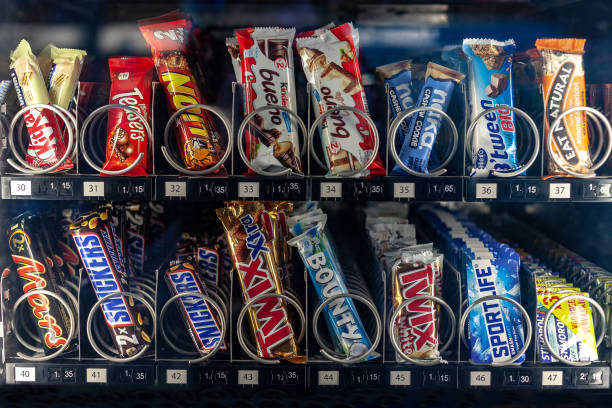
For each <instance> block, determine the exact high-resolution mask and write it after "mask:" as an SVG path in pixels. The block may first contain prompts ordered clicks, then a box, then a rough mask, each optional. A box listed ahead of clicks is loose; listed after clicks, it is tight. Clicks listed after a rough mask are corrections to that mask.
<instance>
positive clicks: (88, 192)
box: [83, 181, 104, 197]
mask: <svg viewBox="0 0 612 408" xmlns="http://www.w3.org/2000/svg"><path fill="white" fill-rule="evenodd" d="M83 196H84V197H104V182H103V181H84V182H83Z"/></svg>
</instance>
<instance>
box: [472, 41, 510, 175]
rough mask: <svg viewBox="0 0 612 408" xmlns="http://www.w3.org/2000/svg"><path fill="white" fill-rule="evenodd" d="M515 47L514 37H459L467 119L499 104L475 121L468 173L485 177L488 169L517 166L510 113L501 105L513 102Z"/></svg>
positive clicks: (495, 169)
mask: <svg viewBox="0 0 612 408" xmlns="http://www.w3.org/2000/svg"><path fill="white" fill-rule="evenodd" d="M515 50H516V45H515V44H514V40H506V41H495V40H491V39H474V38H469V39H465V40H463V52H464V53H465V54H466V55H467V57H468V80H469V100H470V105H471V112H472V114H471V120H474V119H475V118H476V116H478V114H480V113H481V112H483V111H484V110H486V109H489V108H493V107H499V109H497V110H495V111H493V112H490V113H488V114H486V115H485V116H484V117H483V118H481V119H480V120H479V121H478V123H477V125H476V128H475V131H474V135H473V138H472V171H471V173H470V176H472V177H487V176H489V175H490V174H491V172H492V171H500V172H504V171H512V170H515V169H516V168H518V161H517V157H516V129H515V126H514V113H513V112H512V111H510V110H508V109H505V108H504V107H505V106H514V105H513V98H512V54H513V53H514V51H515Z"/></svg>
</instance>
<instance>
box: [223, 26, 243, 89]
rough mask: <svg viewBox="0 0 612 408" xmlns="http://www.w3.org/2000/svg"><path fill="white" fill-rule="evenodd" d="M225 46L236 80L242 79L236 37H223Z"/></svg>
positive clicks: (240, 60)
mask: <svg viewBox="0 0 612 408" xmlns="http://www.w3.org/2000/svg"><path fill="white" fill-rule="evenodd" d="M225 47H226V48H227V52H228V53H229V55H230V58H231V59H232V68H233V69H234V75H236V82H241V81H242V58H241V56H240V47H239V46H238V38H236V37H235V36H234V37H227V38H226V39H225Z"/></svg>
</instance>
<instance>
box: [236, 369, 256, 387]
mask: <svg viewBox="0 0 612 408" xmlns="http://www.w3.org/2000/svg"><path fill="white" fill-rule="evenodd" d="M238 385H259V371H258V370H238Z"/></svg>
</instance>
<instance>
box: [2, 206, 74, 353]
mask: <svg viewBox="0 0 612 408" xmlns="http://www.w3.org/2000/svg"><path fill="white" fill-rule="evenodd" d="M8 225H9V227H8V229H7V230H6V235H7V239H8V248H9V251H10V254H11V258H12V260H13V264H14V265H15V269H16V271H17V276H18V277H19V282H20V285H21V290H23V293H29V292H32V291H35V290H41V289H45V290H48V291H51V292H53V293H56V294H58V295H60V297H62V298H64V296H63V295H62V294H61V293H62V292H61V290H60V287H61V286H63V285H64V277H63V276H62V275H61V274H59V273H57V270H56V269H55V268H54V261H56V258H54V257H51V256H49V254H50V253H49V251H48V250H47V249H46V248H44V246H43V245H44V244H43V242H42V241H41V240H40V239H39V237H38V236H37V235H34V234H35V233H36V231H40V229H41V228H42V225H41V224H40V220H38V219H37V217H35V216H33V215H31V214H28V213H24V214H21V215H19V216H17V217H15V218H13V219H11V220H9V224H8ZM28 304H29V305H30V306H31V308H32V315H31V316H32V319H33V321H34V322H35V324H36V328H37V331H38V334H39V336H40V340H41V343H42V344H43V351H44V353H45V354H52V353H54V352H56V351H57V350H58V349H59V348H60V347H62V346H64V345H65V344H66V341H67V337H68V333H69V332H70V320H69V319H68V314H67V311H66V310H65V309H64V308H63V307H62V306H61V304H60V303H59V301H58V300H57V299H55V298H53V297H49V296H47V295H44V294H39V293H37V294H31V295H29V296H28Z"/></svg>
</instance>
